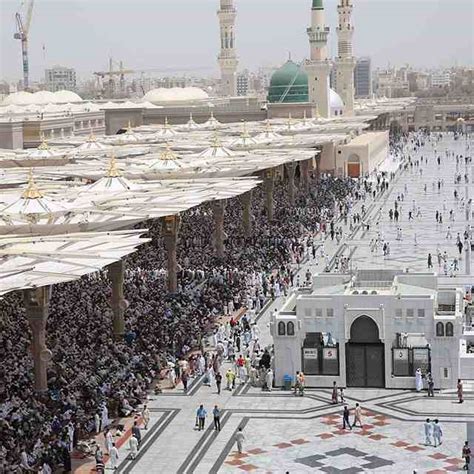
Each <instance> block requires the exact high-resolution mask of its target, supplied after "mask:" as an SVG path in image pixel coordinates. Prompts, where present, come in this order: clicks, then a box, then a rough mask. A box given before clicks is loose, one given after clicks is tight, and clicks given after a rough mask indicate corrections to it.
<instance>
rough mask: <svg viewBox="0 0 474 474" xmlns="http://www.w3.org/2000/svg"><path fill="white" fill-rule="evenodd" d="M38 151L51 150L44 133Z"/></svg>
mask: <svg viewBox="0 0 474 474" xmlns="http://www.w3.org/2000/svg"><path fill="white" fill-rule="evenodd" d="M38 150H49V146H48V142H47V141H46V138H45V137H44V133H42V134H41V143H40V144H39V146H38Z"/></svg>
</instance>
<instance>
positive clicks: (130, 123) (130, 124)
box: [127, 120, 132, 132]
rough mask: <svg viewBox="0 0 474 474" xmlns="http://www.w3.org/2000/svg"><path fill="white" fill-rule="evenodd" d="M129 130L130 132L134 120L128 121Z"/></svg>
mask: <svg viewBox="0 0 474 474" xmlns="http://www.w3.org/2000/svg"><path fill="white" fill-rule="evenodd" d="M127 130H128V131H130V132H131V131H132V122H131V121H130V120H129V121H128V127H127Z"/></svg>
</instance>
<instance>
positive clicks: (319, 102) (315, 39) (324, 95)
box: [304, 0, 331, 118]
mask: <svg viewBox="0 0 474 474" xmlns="http://www.w3.org/2000/svg"><path fill="white" fill-rule="evenodd" d="M306 32H307V33H308V37H309V45H310V48H311V55H310V58H311V59H309V60H307V61H306V62H305V64H304V68H305V70H306V72H307V74H308V93H309V101H310V103H311V104H312V112H313V117H315V116H317V114H318V113H319V115H320V116H321V117H325V118H328V117H330V115H331V109H330V106H329V73H330V71H331V62H330V61H329V60H328V54H327V42H328V35H329V27H328V26H326V25H325V18H324V6H323V0H313V6H312V8H311V27H309V28H308V29H307V30H306Z"/></svg>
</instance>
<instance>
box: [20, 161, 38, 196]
mask: <svg viewBox="0 0 474 474" xmlns="http://www.w3.org/2000/svg"><path fill="white" fill-rule="evenodd" d="M21 197H22V198H23V199H40V198H42V197H43V194H42V193H41V191H40V190H39V189H38V186H37V184H36V182H35V180H34V178H33V168H30V171H29V172H28V185H27V187H26V189H25V190H24V191H23V193H22V195H21Z"/></svg>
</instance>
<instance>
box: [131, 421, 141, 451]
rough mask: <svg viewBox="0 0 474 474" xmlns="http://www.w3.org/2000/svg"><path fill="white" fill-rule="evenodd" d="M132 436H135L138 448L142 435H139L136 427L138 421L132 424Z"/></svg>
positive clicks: (138, 429)
mask: <svg viewBox="0 0 474 474" xmlns="http://www.w3.org/2000/svg"><path fill="white" fill-rule="evenodd" d="M132 435H133V436H135V438H137V441H138V446H140V444H141V442H142V434H141V433H140V428H139V427H138V421H134V422H133V426H132Z"/></svg>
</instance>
